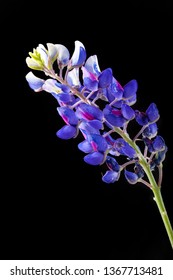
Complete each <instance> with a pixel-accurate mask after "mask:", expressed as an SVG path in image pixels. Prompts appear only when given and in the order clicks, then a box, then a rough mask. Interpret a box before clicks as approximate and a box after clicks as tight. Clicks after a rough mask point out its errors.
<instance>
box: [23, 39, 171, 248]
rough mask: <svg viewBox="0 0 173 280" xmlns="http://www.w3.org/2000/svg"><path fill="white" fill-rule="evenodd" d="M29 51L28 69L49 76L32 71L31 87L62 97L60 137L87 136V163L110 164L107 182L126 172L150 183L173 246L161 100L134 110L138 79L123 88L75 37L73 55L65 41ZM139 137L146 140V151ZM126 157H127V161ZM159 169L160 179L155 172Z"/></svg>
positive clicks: (84, 148) (84, 142)
mask: <svg viewBox="0 0 173 280" xmlns="http://www.w3.org/2000/svg"><path fill="white" fill-rule="evenodd" d="M29 55H30V57H27V58H26V63H27V65H28V67H29V68H31V69H33V70H40V71H44V72H45V74H46V77H47V79H45V80H44V79H41V78H38V77H36V76H35V75H34V74H33V73H32V72H29V73H28V74H27V75H26V80H27V82H28V84H29V86H30V88H32V89H33V90H34V91H36V92H40V91H43V90H44V91H46V92H48V93H50V94H51V95H52V96H53V97H54V98H56V100H57V102H58V107H57V111H58V114H59V115H60V116H61V117H62V119H63V120H64V122H65V125H64V126H63V127H62V128H60V129H59V130H58V131H57V133H56V135H57V136H58V137H59V138H61V139H64V140H68V139H71V138H74V137H77V136H78V134H79V133H81V135H82V137H83V140H82V141H81V142H80V143H79V144H78V149H79V150H80V151H82V152H83V153H85V155H84V162H85V163H87V164H90V165H94V166H97V165H99V166H100V168H101V166H104V167H103V168H105V166H106V171H105V173H104V175H103V176H102V181H103V182H104V183H107V184H110V183H114V182H116V181H118V180H119V177H120V174H121V173H124V177H125V179H126V180H127V181H128V182H129V183H130V184H136V183H139V182H140V183H143V184H145V185H146V186H147V187H149V188H150V189H151V190H152V191H153V194H154V198H155V201H156V203H157V206H158V208H159V210H160V212H161V213H164V215H163V214H162V219H163V220H164V224H165V225H166V226H165V228H166V230H167V233H168V236H169V239H170V242H171V245H172V246H173V231H172V228H171V225H170V222H169V218H168V216H167V214H166V209H165V206H164V204H163V202H162V199H161V193H160V188H161V183H162V165H163V161H164V159H165V156H166V152H167V150H168V148H167V146H166V144H165V141H164V139H163V138H162V137H161V136H160V135H157V134H158V126H157V123H156V122H157V121H158V119H159V117H160V116H159V111H158V108H157V106H156V104H155V103H151V104H150V105H149V106H148V108H147V109H146V111H145V112H143V111H140V110H137V109H136V110H134V109H133V108H132V106H133V105H134V104H135V102H136V100H137V90H138V84H137V81H136V80H135V79H132V80H131V81H129V82H127V83H126V84H125V85H124V86H122V85H121V84H120V83H119V82H118V81H117V79H116V77H114V76H113V72H112V69H111V68H106V69H103V70H101V69H100V67H99V64H98V58H97V56H96V55H92V56H90V57H89V58H87V56H86V50H85V47H84V45H83V44H82V42H80V41H75V48H74V52H73V54H72V56H71V57H70V52H69V50H68V49H67V48H66V47H65V46H64V45H62V44H52V43H48V44H47V49H46V48H45V47H44V46H43V45H42V44H39V45H38V47H37V48H36V49H33V52H29ZM55 63H57V65H56V66H57V67H58V71H57V73H56V72H55V69H54V65H55ZM65 69H66V70H65ZM132 121H133V122H134V123H135V122H136V123H137V124H138V125H140V126H141V128H140V130H139V132H138V133H137V134H136V136H135V137H134V138H133V139H132V138H131V137H130V132H129V131H128V130H129V126H128V125H129V123H130V122H132ZM137 141H140V143H141V142H142V143H143V146H144V147H143V149H142V148H141V147H139V146H138V145H137V143H138V142H137ZM141 146H142V145H141ZM120 158H121V159H122V161H124V162H123V163H121V164H120V163H119V159H120ZM129 166H131V168H130V169H129ZM156 169H158V179H157V180H156V178H155V173H153V171H155V170H156ZM122 171H123V172H122ZM156 174H157V172H156ZM146 178H147V179H146Z"/></svg>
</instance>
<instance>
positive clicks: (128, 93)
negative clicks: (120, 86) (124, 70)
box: [123, 80, 138, 98]
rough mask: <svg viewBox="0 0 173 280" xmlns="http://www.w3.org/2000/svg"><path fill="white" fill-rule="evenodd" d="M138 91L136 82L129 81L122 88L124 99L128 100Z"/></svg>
mask: <svg viewBox="0 0 173 280" xmlns="http://www.w3.org/2000/svg"><path fill="white" fill-rule="evenodd" d="M137 89H138V84H137V81H136V80H131V81H130V82H128V83H127V84H126V85H125V86H124V93H123V97H124V98H130V97H132V96H133V95H134V94H135V93H136V91H137Z"/></svg>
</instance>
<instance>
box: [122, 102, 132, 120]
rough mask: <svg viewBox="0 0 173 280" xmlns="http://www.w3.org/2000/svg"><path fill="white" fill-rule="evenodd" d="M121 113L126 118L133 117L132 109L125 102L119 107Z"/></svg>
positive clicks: (130, 118)
mask: <svg viewBox="0 0 173 280" xmlns="http://www.w3.org/2000/svg"><path fill="white" fill-rule="evenodd" d="M121 112H122V115H123V117H124V118H125V119H127V120H132V119H133V118H134V117H135V112H134V110H133V109H132V108H131V107H130V106H129V105H127V104H123V105H122V107H121Z"/></svg>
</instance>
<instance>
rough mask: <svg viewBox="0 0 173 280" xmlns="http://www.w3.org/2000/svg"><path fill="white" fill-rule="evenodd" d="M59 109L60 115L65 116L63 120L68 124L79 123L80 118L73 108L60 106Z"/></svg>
mask: <svg viewBox="0 0 173 280" xmlns="http://www.w3.org/2000/svg"><path fill="white" fill-rule="evenodd" d="M57 111H58V113H59V115H60V116H61V117H62V118H63V120H64V121H65V122H66V124H70V125H77V124H78V118H77V117H76V115H75V112H74V111H73V110H72V109H70V108H68V107H58V108H57Z"/></svg>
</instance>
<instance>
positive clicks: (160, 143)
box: [153, 136, 165, 151]
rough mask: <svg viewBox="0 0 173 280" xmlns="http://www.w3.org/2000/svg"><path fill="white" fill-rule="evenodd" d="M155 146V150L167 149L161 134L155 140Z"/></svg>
mask: <svg viewBox="0 0 173 280" xmlns="http://www.w3.org/2000/svg"><path fill="white" fill-rule="evenodd" d="M153 148H154V150H155V151H161V150H164V149H165V141H164V139H163V138H162V137H161V136H157V137H156V138H155V139H154V141H153Z"/></svg>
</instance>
